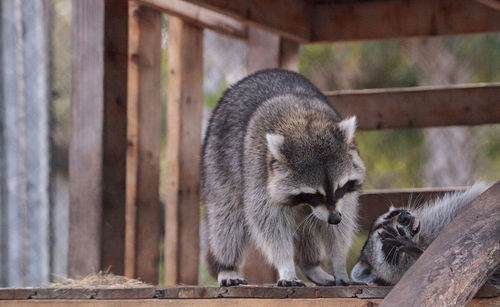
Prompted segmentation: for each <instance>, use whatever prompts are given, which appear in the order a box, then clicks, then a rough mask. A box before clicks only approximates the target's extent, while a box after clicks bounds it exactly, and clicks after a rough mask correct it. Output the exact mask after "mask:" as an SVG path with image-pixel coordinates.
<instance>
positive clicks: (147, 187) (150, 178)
mask: <svg viewBox="0 0 500 307" xmlns="http://www.w3.org/2000/svg"><path fill="white" fill-rule="evenodd" d="M129 14H130V16H129V65H128V74H129V83H128V101H127V109H128V114H127V117H128V118H127V139H128V142H127V200H126V207H127V209H126V241H125V275H126V276H127V277H130V278H140V279H141V280H143V281H145V282H148V283H153V284H156V283H158V264H159V246H160V220H159V219H160V218H159V216H160V207H159V202H160V200H159V176H160V151H161V111H162V108H161V93H160V89H161V27H162V16H161V13H160V12H158V11H156V10H153V9H151V8H148V7H143V6H139V5H138V4H137V3H135V2H130V9H129Z"/></svg>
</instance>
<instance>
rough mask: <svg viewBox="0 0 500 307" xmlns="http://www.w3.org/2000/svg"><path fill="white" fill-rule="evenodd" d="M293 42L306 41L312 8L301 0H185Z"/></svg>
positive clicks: (308, 37) (308, 36)
mask: <svg viewBox="0 0 500 307" xmlns="http://www.w3.org/2000/svg"><path fill="white" fill-rule="evenodd" d="M187 1H188V2H192V3H195V4H197V5H200V6H203V7H206V8H209V9H212V10H215V11H218V12H220V13H222V14H225V15H228V16H231V17H233V18H235V19H237V20H240V21H242V22H245V23H248V24H249V25H253V26H258V27H260V28H262V29H263V30H266V31H271V32H273V33H275V34H278V35H279V36H282V37H285V38H288V39H291V40H294V41H297V42H307V41H309V40H310V24H311V17H312V5H311V3H308V2H307V1H303V0H279V1H268V0H254V1H246V0H187Z"/></svg>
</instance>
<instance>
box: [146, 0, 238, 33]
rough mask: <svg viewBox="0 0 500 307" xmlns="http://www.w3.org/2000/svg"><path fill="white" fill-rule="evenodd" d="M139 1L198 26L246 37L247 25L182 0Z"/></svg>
mask: <svg viewBox="0 0 500 307" xmlns="http://www.w3.org/2000/svg"><path fill="white" fill-rule="evenodd" d="M139 2H140V3H141V4H143V5H146V6H150V7H152V8H154V9H156V10H159V11H161V12H163V13H167V14H169V15H173V16H177V17H179V18H182V20H184V21H186V22H189V23H191V24H193V25H196V26H198V27H201V28H207V29H210V30H214V31H216V32H218V33H220V34H224V35H228V36H230V37H232V38H235V39H240V40H245V39H247V37H248V33H247V26H246V25H245V24H244V23H242V22H240V21H238V20H236V19H234V18H231V17H228V16H226V15H223V14H220V13H217V12H214V11H212V10H209V9H206V8H203V7H200V6H197V5H194V4H192V3H189V2H186V1H183V0H139Z"/></svg>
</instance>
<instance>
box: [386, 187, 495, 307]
mask: <svg viewBox="0 0 500 307" xmlns="http://www.w3.org/2000/svg"><path fill="white" fill-rule="evenodd" d="M499 211H500V182H498V183H496V184H495V185H493V186H492V187H491V188H490V189H488V190H487V191H486V192H484V193H483V194H481V195H480V196H479V197H477V198H476V199H475V200H474V201H473V202H472V203H471V204H470V205H469V206H467V207H466V208H464V210H462V212H461V213H460V214H459V215H458V216H457V217H456V218H455V219H454V220H453V222H452V223H450V224H449V225H448V226H447V227H446V228H445V229H444V230H443V231H442V232H441V233H440V235H439V236H438V237H437V238H436V240H434V242H433V243H432V244H431V245H430V246H429V247H428V248H427V249H426V250H425V252H424V253H423V254H422V256H420V258H419V259H418V261H417V262H416V263H415V264H414V265H413V266H411V267H410V269H409V270H408V271H407V272H406V274H405V275H404V276H403V278H402V279H401V280H400V281H399V283H398V284H397V285H396V286H394V288H393V289H392V291H391V292H390V293H389V295H388V296H387V297H386V298H385V299H384V301H383V302H382V304H381V306H398V305H405V306H424V305H426V306H461V305H465V304H466V303H468V302H469V301H470V300H471V299H472V297H473V296H474V294H475V293H476V292H477V291H478V289H479V288H480V287H481V285H483V284H484V282H485V281H486V280H487V279H488V276H489V275H490V274H492V273H493V272H494V271H495V270H496V269H497V268H498V265H499V264H500V241H499V238H500V214H498V212H499Z"/></svg>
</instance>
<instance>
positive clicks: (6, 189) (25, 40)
mask: <svg viewBox="0 0 500 307" xmlns="http://www.w3.org/2000/svg"><path fill="white" fill-rule="evenodd" d="M0 6H1V8H0V46H1V50H0V72H1V73H0V75H1V76H0V242H1V247H0V285H3V286H36V285H40V284H42V283H46V282H48V280H49V279H50V273H49V271H50V269H49V267H50V244H49V243H50V239H49V231H50V230H49V225H50V221H49V216H50V203H49V163H50V155H49V148H50V133H49V126H50V123H49V117H50V115H49V113H50V111H49V110H50V98H49V96H50V84H49V81H50V69H49V68H50V67H49V66H50V65H49V64H50V50H49V49H50V48H49V47H50V33H49V29H50V24H49V20H50V18H49V16H50V12H49V9H50V5H49V3H48V2H46V1H34V2H33V1H12V0H8V1H2V3H1V5H0ZM32 212H36V214H31V213H32Z"/></svg>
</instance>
